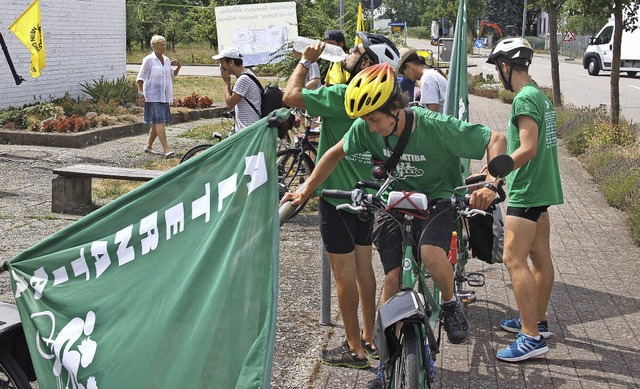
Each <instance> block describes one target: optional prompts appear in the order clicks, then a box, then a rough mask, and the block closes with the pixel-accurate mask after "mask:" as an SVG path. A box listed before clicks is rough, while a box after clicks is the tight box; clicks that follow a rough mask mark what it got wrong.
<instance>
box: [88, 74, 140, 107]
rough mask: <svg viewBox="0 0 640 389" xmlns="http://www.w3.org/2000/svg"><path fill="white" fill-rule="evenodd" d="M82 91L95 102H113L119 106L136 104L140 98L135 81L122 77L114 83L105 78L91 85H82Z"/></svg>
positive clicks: (94, 81) (92, 82)
mask: <svg viewBox="0 0 640 389" xmlns="http://www.w3.org/2000/svg"><path fill="white" fill-rule="evenodd" d="M80 86H82V91H83V92H84V93H86V94H88V95H89V96H91V98H92V99H93V100H95V101H99V100H102V101H105V102H111V101H115V102H116V103H117V104H126V103H130V102H135V101H136V100H137V96H138V88H137V86H136V83H135V81H133V80H128V79H127V78H126V76H122V77H120V78H117V79H115V80H113V81H110V80H107V79H106V78H105V77H104V76H102V77H100V79H98V80H93V81H91V83H81V84H80Z"/></svg>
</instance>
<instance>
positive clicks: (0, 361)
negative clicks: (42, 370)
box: [0, 302, 36, 389]
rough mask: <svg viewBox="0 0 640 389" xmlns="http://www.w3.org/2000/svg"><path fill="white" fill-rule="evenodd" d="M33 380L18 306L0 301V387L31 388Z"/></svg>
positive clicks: (33, 376) (34, 378) (32, 371)
mask: <svg viewBox="0 0 640 389" xmlns="http://www.w3.org/2000/svg"><path fill="white" fill-rule="evenodd" d="M35 380H36V377H35V372H34V370H33V364H32V362H31V358H30V356H29V349H28V348H27V341H26V338H25V335H24V331H23V330H22V323H21V321H20V316H19V315H18V308H17V307H16V306H15V305H13V304H7V303H3V302H0V388H7V389H9V388H11V389H31V384H30V383H29V382H30V381H35Z"/></svg>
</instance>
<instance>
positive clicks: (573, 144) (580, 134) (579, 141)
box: [565, 123, 593, 156]
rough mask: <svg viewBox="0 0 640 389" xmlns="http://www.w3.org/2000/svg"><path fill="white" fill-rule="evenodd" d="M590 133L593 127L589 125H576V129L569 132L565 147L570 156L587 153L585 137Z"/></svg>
mask: <svg viewBox="0 0 640 389" xmlns="http://www.w3.org/2000/svg"><path fill="white" fill-rule="evenodd" d="M591 131H593V127H592V125H591V124H589V123H581V124H578V125H577V126H576V127H574V128H572V129H571V130H569V135H568V136H567V137H566V144H565V146H566V147H567V150H568V151H569V153H571V155H573V156H578V155H582V154H584V153H585V152H586V151H587V146H588V144H587V137H588V136H589V134H590V133H591Z"/></svg>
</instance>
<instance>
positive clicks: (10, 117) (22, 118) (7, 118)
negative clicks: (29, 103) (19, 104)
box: [0, 108, 27, 128]
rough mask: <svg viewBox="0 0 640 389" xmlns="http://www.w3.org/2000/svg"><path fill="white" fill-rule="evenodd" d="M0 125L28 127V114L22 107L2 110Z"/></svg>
mask: <svg viewBox="0 0 640 389" xmlns="http://www.w3.org/2000/svg"><path fill="white" fill-rule="evenodd" d="M0 126H6V127H9V128H27V116H26V115H25V114H24V112H23V111H22V110H21V109H18V108H9V109H7V110H6V111H3V112H0Z"/></svg>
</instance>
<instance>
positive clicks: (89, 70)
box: [0, 0, 126, 109]
mask: <svg viewBox="0 0 640 389" xmlns="http://www.w3.org/2000/svg"><path fill="white" fill-rule="evenodd" d="M32 1H33V0H2V18H1V19H0V31H2V35H3V37H4V40H5V42H6V44H7V48H8V51H9V54H10V56H11V59H12V61H13V65H14V67H15V68H16V72H17V73H18V74H19V75H20V76H22V77H23V78H24V79H25V81H23V82H22V83H21V84H20V85H16V83H15V81H14V78H13V75H12V73H11V70H10V69H9V65H8V63H7V59H6V58H5V55H4V53H2V51H0V109H2V108H7V107H10V106H12V107H22V106H23V105H24V104H29V103H34V102H39V101H48V100H51V99H54V98H59V97H63V96H64V95H65V94H69V95H70V96H71V97H78V96H86V95H85V94H84V93H82V91H81V86H80V84H81V83H86V82H91V81H92V80H97V79H99V78H100V77H102V76H104V77H105V78H107V79H109V80H112V79H116V78H118V77H121V76H123V75H124V74H125V72H126V7H125V0H110V1H102V0H46V1H41V2H40V11H41V15H42V29H43V31H44V46H45V50H46V61H47V66H46V68H44V69H43V70H42V74H41V75H40V77H38V78H31V76H30V75H29V65H30V62H31V52H30V51H29V50H28V49H27V48H26V47H25V46H24V45H23V44H22V42H20V40H19V39H18V38H17V37H16V36H15V35H14V34H13V33H12V32H11V31H9V30H7V29H8V27H9V26H10V25H11V23H13V21H14V20H16V19H17V18H18V17H19V16H20V15H21V14H22V12H24V11H25V10H26V9H27V7H28V6H29V5H30V4H31V2H32Z"/></svg>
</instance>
